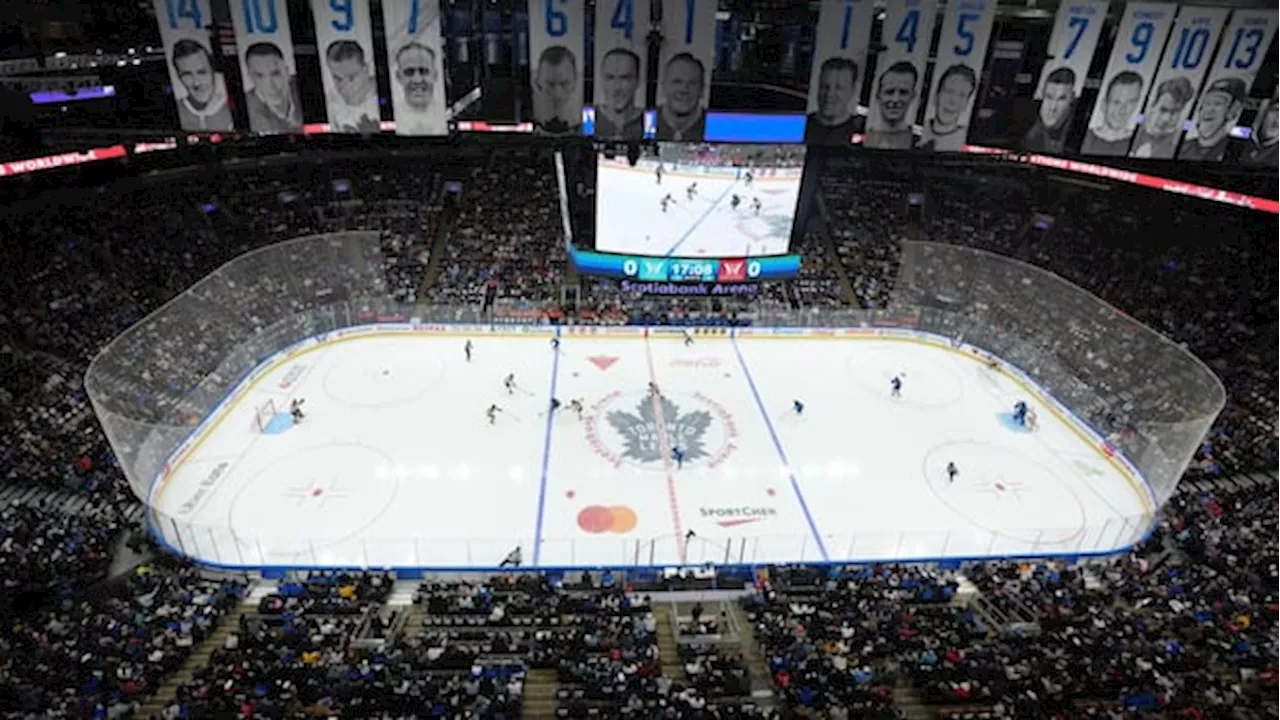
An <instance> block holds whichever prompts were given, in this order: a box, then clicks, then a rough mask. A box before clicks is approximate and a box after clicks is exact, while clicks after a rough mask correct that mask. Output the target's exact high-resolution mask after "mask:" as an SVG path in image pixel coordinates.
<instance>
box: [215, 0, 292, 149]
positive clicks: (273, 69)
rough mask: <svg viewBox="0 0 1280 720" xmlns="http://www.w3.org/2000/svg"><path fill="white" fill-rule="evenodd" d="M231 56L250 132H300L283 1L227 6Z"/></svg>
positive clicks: (257, 0) (259, 0)
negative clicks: (232, 47)
mask: <svg viewBox="0 0 1280 720" xmlns="http://www.w3.org/2000/svg"><path fill="white" fill-rule="evenodd" d="M228 5H229V6H230V8H231V24H232V26H233V27H234V28H235V34H236V57H237V58H238V59H239V61H240V77H241V79H242V81H243V82H244V103H245V109H246V110H247V111H248V114H249V129H250V130H252V131H253V132H256V133H262V134H282V133H295V132H301V131H302V96H301V93H300V91H299V88H298V69H297V65H296V64H295V61H294V56H293V33H292V31H291V30H290V29H289V8H288V3H286V2H285V0H242V1H241V2H232V3H228Z"/></svg>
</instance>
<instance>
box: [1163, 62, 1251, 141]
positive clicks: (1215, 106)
mask: <svg viewBox="0 0 1280 720" xmlns="http://www.w3.org/2000/svg"><path fill="white" fill-rule="evenodd" d="M1248 94H1249V86H1248V85H1245V82H1244V80H1243V79H1242V78H1238V77H1220V78H1218V79H1217V80H1214V81H1213V82H1212V83H1210V84H1209V86H1208V87H1206V88H1205V89H1204V92H1203V93H1201V94H1200V103H1199V104H1198V105H1197V106H1196V109H1195V118H1194V125H1192V128H1191V132H1190V133H1188V134H1187V137H1186V139H1185V140H1183V141H1182V147H1180V148H1179V149H1178V159H1179V160H1202V161H1211V162H1218V161H1219V160H1222V156H1223V155H1225V154H1226V153H1227V143H1228V142H1230V139H1231V128H1233V127H1235V124H1236V121H1237V120H1239V119H1240V115H1241V114H1242V113H1243V112H1244V101H1245V98H1246V97H1247V96H1248Z"/></svg>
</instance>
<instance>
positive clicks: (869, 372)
mask: <svg viewBox="0 0 1280 720" xmlns="http://www.w3.org/2000/svg"><path fill="white" fill-rule="evenodd" d="M901 346H902V347H885V346H881V347H870V348H867V349H865V350H863V349H859V350H857V351H856V352H853V353H850V355H849V356H848V358H847V359H846V360H845V368H846V370H847V371H848V373H849V376H850V378H852V379H853V381H854V382H855V383H856V384H857V385H859V386H860V387H861V388H862V389H864V390H866V391H867V392H869V393H872V394H874V395H878V396H879V397H882V398H889V397H890V390H891V387H890V382H891V381H892V380H893V378H894V376H901V379H902V394H901V395H900V396H899V397H897V398H894V399H893V401H894V402H895V403H900V404H901V405H902V406H905V407H912V408H929V409H937V408H943V407H947V406H949V405H953V404H955V403H957V402H959V401H960V399H961V397H963V396H964V387H965V384H966V383H965V382H964V379H963V378H962V377H960V375H959V374H957V373H956V371H955V369H953V368H952V367H950V366H949V365H948V364H946V363H942V362H938V360H939V358H938V356H937V353H940V352H945V351H943V350H937V349H934V348H929V347H924V346H919V345H913V344H909V343H905V342H904V343H901Z"/></svg>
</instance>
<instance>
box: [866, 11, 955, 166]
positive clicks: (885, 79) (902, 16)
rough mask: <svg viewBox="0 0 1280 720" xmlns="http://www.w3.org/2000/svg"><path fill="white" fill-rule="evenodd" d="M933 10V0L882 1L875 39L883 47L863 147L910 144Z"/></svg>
mask: <svg viewBox="0 0 1280 720" xmlns="http://www.w3.org/2000/svg"><path fill="white" fill-rule="evenodd" d="M937 14H938V6H937V4H936V2H935V1H934V0H889V2H888V3H887V4H886V5H885V16H884V30H883V37H881V39H880V42H881V44H882V45H883V46H884V50H883V51H882V52H881V53H880V56H879V57H878V58H877V59H876V77H875V81H874V84H873V85H872V86H871V106H870V112H869V113H868V115H867V135H866V138H865V139H864V140H863V145H865V146H866V147H869V148H878V149H882V150H907V149H910V148H912V147H914V146H915V142H916V141H915V131H914V125H915V123H916V117H917V116H918V115H919V101H920V96H921V95H922V91H923V88H924V71H925V66H926V65H927V63H928V61H929V44H930V43H931V42H932V41H933V23H934V21H935V19H936V16H937Z"/></svg>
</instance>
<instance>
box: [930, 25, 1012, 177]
mask: <svg viewBox="0 0 1280 720" xmlns="http://www.w3.org/2000/svg"><path fill="white" fill-rule="evenodd" d="M995 19H996V0H951V2H950V3H949V4H948V5H947V14H946V17H944V18H943V19H942V31H941V33H940V34H939V35H938V54H937V59H936V60H935V61H934V64H933V83H932V89H931V90H930V91H929V95H928V100H929V107H928V110H927V111H926V112H925V121H924V132H923V134H922V135H921V137H920V149H921V150H933V151H938V152H960V151H962V150H964V142H965V138H966V137H967V136H968V134H969V116H970V115H971V114H972V113H973V101H974V98H975V97H977V94H978V78H979V77H980V76H981V74H982V65H983V61H984V60H986V57H987V43H988V42H989V41H990V40H991V25H992V23H994V22H995Z"/></svg>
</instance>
